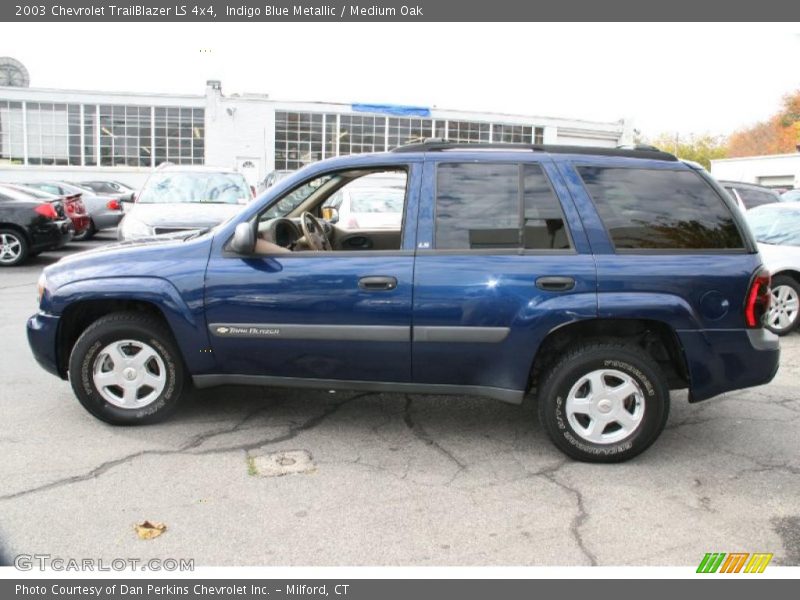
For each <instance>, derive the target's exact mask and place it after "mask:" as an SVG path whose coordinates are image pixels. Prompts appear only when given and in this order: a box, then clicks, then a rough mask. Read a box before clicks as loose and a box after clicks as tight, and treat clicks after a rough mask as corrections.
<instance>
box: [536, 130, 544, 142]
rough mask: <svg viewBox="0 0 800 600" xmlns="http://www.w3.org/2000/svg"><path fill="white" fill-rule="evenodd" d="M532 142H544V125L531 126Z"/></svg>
mask: <svg viewBox="0 0 800 600" xmlns="http://www.w3.org/2000/svg"><path fill="white" fill-rule="evenodd" d="M533 143H534V144H544V127H534V128H533Z"/></svg>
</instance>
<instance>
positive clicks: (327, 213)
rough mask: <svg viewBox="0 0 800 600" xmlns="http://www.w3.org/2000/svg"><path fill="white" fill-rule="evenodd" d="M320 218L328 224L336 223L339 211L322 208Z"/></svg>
mask: <svg viewBox="0 0 800 600" xmlns="http://www.w3.org/2000/svg"><path fill="white" fill-rule="evenodd" d="M322 218H323V219H325V220H326V221H327V222H328V223H338V222H339V211H338V210H336V209H335V208H333V207H332V206H323V207H322Z"/></svg>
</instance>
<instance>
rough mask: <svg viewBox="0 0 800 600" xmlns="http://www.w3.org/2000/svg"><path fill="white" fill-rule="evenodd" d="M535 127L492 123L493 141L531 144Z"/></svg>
mask: <svg viewBox="0 0 800 600" xmlns="http://www.w3.org/2000/svg"><path fill="white" fill-rule="evenodd" d="M532 131H533V128H532V127H530V126H528V125H508V124H506V123H495V124H494V125H492V141H493V142H501V143H504V144H530V143H531V135H532Z"/></svg>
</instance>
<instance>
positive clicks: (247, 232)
mask: <svg viewBox="0 0 800 600" xmlns="http://www.w3.org/2000/svg"><path fill="white" fill-rule="evenodd" d="M230 248H231V250H233V251H234V252H236V253H238V254H252V253H253V251H254V250H255V248H256V234H255V228H254V226H253V223H239V224H238V225H237V226H236V229H235V230H234V232H233V238H232V239H231V243H230Z"/></svg>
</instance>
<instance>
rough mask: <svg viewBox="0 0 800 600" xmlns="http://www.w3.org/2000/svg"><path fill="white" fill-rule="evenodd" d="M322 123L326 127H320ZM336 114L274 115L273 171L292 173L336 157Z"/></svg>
mask: <svg viewBox="0 0 800 600" xmlns="http://www.w3.org/2000/svg"><path fill="white" fill-rule="evenodd" d="M323 121H324V122H325V126H324V127H323ZM335 127H336V115H323V114H322V113H292V112H282V111H280V112H276V113H275V168H276V169H281V170H294V169H299V168H300V167H302V166H304V165H307V164H309V163H312V162H314V161H317V160H320V159H322V157H323V138H325V142H324V148H325V156H326V157H330V156H334V155H335V148H336V146H335V142H334V136H333V134H334V131H335Z"/></svg>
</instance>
